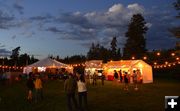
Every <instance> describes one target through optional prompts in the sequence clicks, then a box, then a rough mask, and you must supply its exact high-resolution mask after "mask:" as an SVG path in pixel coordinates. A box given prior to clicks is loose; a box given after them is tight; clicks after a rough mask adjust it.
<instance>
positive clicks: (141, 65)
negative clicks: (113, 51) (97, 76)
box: [103, 60, 153, 83]
mask: <svg viewBox="0 0 180 111" xmlns="http://www.w3.org/2000/svg"><path fill="white" fill-rule="evenodd" d="M103 69H104V72H105V75H106V77H107V79H108V80H113V79H114V71H115V70H116V71H117V72H118V71H120V70H121V72H122V73H123V74H124V72H127V73H128V74H129V75H130V76H131V74H132V73H133V70H139V71H140V74H141V79H142V83H152V82H153V74H152V67H151V66H150V65H149V64H147V63H146V62H144V61H142V60H120V61H110V62H108V63H107V64H105V65H104V67H103ZM131 82H132V81H131Z"/></svg>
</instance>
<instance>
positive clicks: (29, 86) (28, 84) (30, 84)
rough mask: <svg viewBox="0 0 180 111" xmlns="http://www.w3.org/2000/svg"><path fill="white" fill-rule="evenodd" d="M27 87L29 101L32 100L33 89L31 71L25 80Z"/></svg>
mask: <svg viewBox="0 0 180 111" xmlns="http://www.w3.org/2000/svg"><path fill="white" fill-rule="evenodd" d="M26 85H27V88H28V95H27V100H28V101H29V102H32V100H33V89H34V83H33V78H32V73H30V74H29V78H28V80H27V83H26Z"/></svg>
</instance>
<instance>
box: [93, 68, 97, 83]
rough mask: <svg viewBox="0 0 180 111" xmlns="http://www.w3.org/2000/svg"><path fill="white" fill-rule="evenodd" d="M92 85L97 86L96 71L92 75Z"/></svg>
mask: <svg viewBox="0 0 180 111" xmlns="http://www.w3.org/2000/svg"><path fill="white" fill-rule="evenodd" d="M93 85H97V70H95V72H94V74H93Z"/></svg>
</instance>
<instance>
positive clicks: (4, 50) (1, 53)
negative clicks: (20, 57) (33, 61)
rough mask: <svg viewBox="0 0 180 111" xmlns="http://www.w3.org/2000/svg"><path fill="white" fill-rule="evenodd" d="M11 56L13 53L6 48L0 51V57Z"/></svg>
mask: <svg viewBox="0 0 180 111" xmlns="http://www.w3.org/2000/svg"><path fill="white" fill-rule="evenodd" d="M10 55H11V51H8V50H7V49H5V48H2V49H0V56H3V57H7V56H10Z"/></svg>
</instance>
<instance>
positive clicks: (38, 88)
mask: <svg viewBox="0 0 180 111" xmlns="http://www.w3.org/2000/svg"><path fill="white" fill-rule="evenodd" d="M34 86H35V101H36V102H37V101H39V100H42V99H43V92H42V88H43V86H42V80H41V79H40V75H39V74H37V75H36V80H35V81H34Z"/></svg>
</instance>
